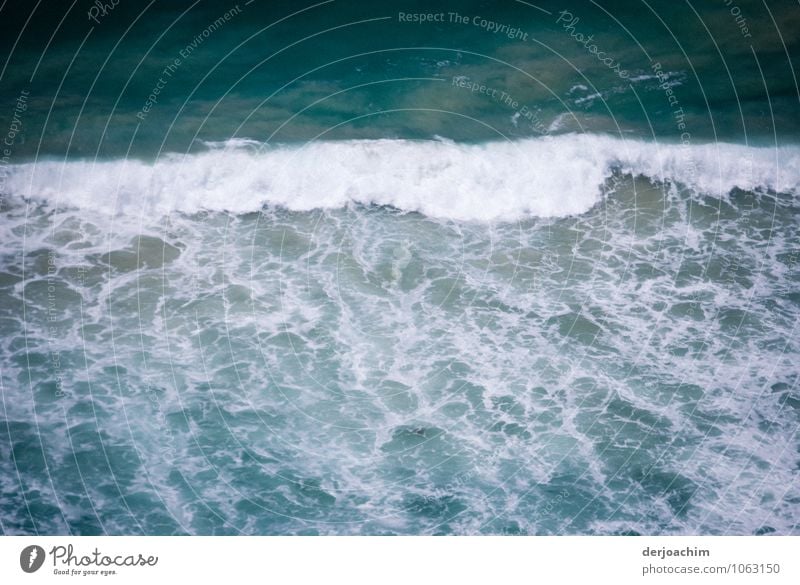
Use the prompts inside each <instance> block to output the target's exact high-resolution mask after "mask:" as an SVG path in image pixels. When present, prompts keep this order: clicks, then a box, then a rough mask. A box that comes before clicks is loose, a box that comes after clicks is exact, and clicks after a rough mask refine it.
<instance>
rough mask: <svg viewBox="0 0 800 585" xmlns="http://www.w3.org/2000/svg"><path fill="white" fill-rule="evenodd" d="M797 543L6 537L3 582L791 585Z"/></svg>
mask: <svg viewBox="0 0 800 585" xmlns="http://www.w3.org/2000/svg"><path fill="white" fill-rule="evenodd" d="M798 550H800V537H793V536H792V537H588V536H587V537H572V536H564V537H528V536H520V537H492V536H489V537H278V536H275V537H269V536H263V537H259V536H255V537H127V536H116V537H114V536H110V537H48V536H41V537H15V536H7V537H3V538H0V583H14V584H16V583H50V582H62V583H63V582H67V581H69V582H71V583H98V582H103V583H117V584H122V583H142V582H156V583H169V582H174V583H188V582H190V581H188V579H192V580H196V579H199V580H202V582H203V583H208V582H215V580H228V582H230V580H231V579H233V580H235V581H234V582H239V580H241V582H243V583H250V582H275V583H347V584H348V585H353V584H360V583H364V584H367V583H368V584H370V585H373V584H376V583H398V584H399V583H403V584H404V585H408V584H412V585H413V584H420V585H422V584H428V583H434V582H442V583H467V584H468V583H508V582H511V581H512V580H513V582H514V583H541V582H543V581H542V580H543V579H544V580H555V582H558V583H562V582H565V581H564V580H565V579H567V580H569V581H568V582H572V583H582V582H595V581H597V580H598V579H600V580H601V582H613V583H615V584H620V583H648V582H654V583H679V582H683V581H685V582H687V583H764V584H773V583H774V584H776V585H777V584H779V583H792V584H795V583H800V570H798V566H800V560H798V556H797V551H798Z"/></svg>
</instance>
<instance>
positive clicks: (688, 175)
mask: <svg viewBox="0 0 800 585" xmlns="http://www.w3.org/2000/svg"><path fill="white" fill-rule="evenodd" d="M205 148H206V151H205V152H200V153H191V154H176V153H165V154H163V155H161V156H159V157H158V158H157V159H156V160H155V161H153V162H149V163H148V162H144V161H141V160H136V159H120V160H79V161H76V160H72V159H70V160H66V161H64V160H61V161H59V160H53V159H47V160H41V161H37V162H27V163H24V164H14V165H8V166H7V167H6V168H5V177H4V181H3V182H2V183H0V187H3V188H4V189H5V191H6V192H7V193H8V194H10V195H13V196H19V197H25V198H29V199H31V200H34V201H47V202H49V203H50V204H53V205H56V206H67V207H77V208H88V209H92V210H97V211H101V212H104V213H110V214H116V213H121V214H127V215H136V214H142V215H152V214H158V215H163V214H168V213H171V212H183V213H194V212H197V211H202V210H206V211H229V212H233V213H245V212H252V211H258V210H259V209H261V207H262V206H264V205H275V206H280V207H283V208H286V209H289V210H293V211H309V210H313V209H335V208H342V207H345V206H347V205H350V204H363V205H370V204H373V205H387V206H392V207H395V208H397V209H400V210H403V211H408V212H412V211H415V212H420V213H423V214H425V215H427V216H429V217H436V218H442V219H453V220H459V221H480V222H492V221H515V220H520V219H524V218H529V217H565V216H569V215H576V214H581V213H585V212H586V211H588V210H589V209H591V208H592V207H593V206H594V205H596V204H597V203H598V202H600V201H601V200H602V198H603V194H604V192H605V187H606V186H607V185H606V184H607V181H608V180H609V179H610V178H611V177H612V175H613V174H614V173H618V174H622V175H630V176H633V177H636V176H644V177H648V178H649V179H651V180H654V181H659V182H662V183H676V184H680V185H682V186H685V187H687V188H689V189H691V190H693V191H694V192H697V193H703V194H709V195H714V196H716V197H725V196H727V195H728V194H729V193H730V192H731V190H733V189H734V188H738V189H741V190H745V191H753V190H762V191H770V192H780V193H790V192H796V191H797V188H798V186H800V147H796V146H781V147H773V148H770V147H751V146H745V145H736V144H725V143H712V144H697V145H694V144H681V143H678V144H676V143H655V142H645V141H642V140H634V139H621V138H613V137H609V136H604V135H577V134H567V135H560V136H549V137H543V138H535V139H525V140H517V141H505V142H490V143H482V144H461V143H455V142H452V141H447V140H427V141H412V140H390V139H381V140H354V141H335V142H325V141H320V142H312V143H308V144H305V145H299V146H298V145H271V144H263V143H259V142H257V141H255V140H247V139H232V140H228V141H224V142H220V143H206V145H205Z"/></svg>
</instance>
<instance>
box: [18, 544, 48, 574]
mask: <svg viewBox="0 0 800 585" xmlns="http://www.w3.org/2000/svg"><path fill="white" fill-rule="evenodd" d="M44 556H45V555H44V549H43V548H42V547H41V546H38V545H36V544H32V545H30V546H26V547H25V548H23V549H22V552H21V553H20V554H19V566H20V567H22V570H23V571H25V572H26V573H35V572H36V571H38V570H39V569H41V568H42V565H43V564H44Z"/></svg>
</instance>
